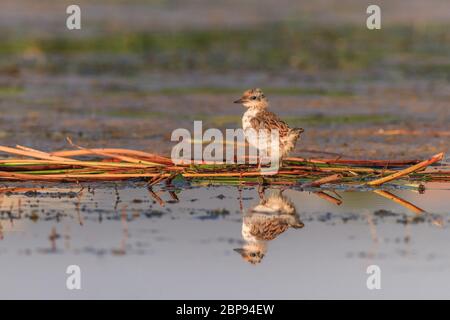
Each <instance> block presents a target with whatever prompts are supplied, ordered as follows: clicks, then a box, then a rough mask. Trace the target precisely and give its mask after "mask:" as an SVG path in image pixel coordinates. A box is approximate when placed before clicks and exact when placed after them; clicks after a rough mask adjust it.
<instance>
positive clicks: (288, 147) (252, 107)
mask: <svg viewBox="0 0 450 320" xmlns="http://www.w3.org/2000/svg"><path fill="white" fill-rule="evenodd" d="M234 103H240V104H242V105H243V106H244V107H245V108H247V111H245V113H244V115H243V117H242V129H243V130H244V134H245V137H246V139H247V141H248V143H249V144H250V145H251V146H253V147H255V148H256V149H258V151H259V153H260V155H261V153H264V152H266V154H267V156H269V157H270V150H271V147H270V143H271V142H272V141H271V140H270V132H272V130H274V129H276V130H278V134H279V158H280V159H281V158H282V157H285V156H287V155H288V154H289V152H291V151H292V150H293V149H294V148H295V144H296V142H297V140H298V139H299V138H300V135H301V134H302V133H303V132H304V129H303V128H290V127H289V126H288V125H287V124H286V122H284V121H283V120H281V119H280V118H279V117H278V116H277V115H276V114H275V113H273V112H270V111H267V108H268V106H269V101H268V99H267V98H266V96H265V95H264V93H263V91H262V90H261V89H259V88H253V89H249V90H246V91H244V93H243V94H242V97H241V98H240V99H238V100H236V101H234ZM255 133H256V134H255Z"/></svg>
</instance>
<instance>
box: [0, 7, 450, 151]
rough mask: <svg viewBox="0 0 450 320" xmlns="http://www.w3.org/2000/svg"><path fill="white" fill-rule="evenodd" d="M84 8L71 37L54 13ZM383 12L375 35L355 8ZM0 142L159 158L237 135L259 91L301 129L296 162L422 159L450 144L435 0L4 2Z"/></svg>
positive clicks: (449, 91)
mask: <svg viewBox="0 0 450 320" xmlns="http://www.w3.org/2000/svg"><path fill="white" fill-rule="evenodd" d="M71 4H78V5H79V6H80V7H81V25H82V29H81V30H68V29H67V28H66V18H67V17H68V15H67V14H66V8H67V6H68V5H71ZM369 4H378V5H379V6H380V7H381V14H382V29H381V30H368V29H367V27H366V19H367V16H368V15H367V14H366V9H367V7H368V5H369ZM1 7H2V8H1V10H0V31H1V32H0V43H1V45H0V144H1V145H14V144H21V145H27V146H30V147H36V148H43V149H47V150H50V149H53V150H55V149H64V148H68V147H69V146H68V145H67V142H66V141H65V137H66V136H70V137H72V139H73V140H74V141H75V142H76V143H78V144H81V145H83V146H91V147H92V146H96V147H113V146H116V147H127V148H136V149H143V150H147V151H153V152H160V153H164V154H168V153H169V152H170V150H171V147H172V146H173V143H171V142H170V134H171V132H172V131H173V130H174V129H176V128H180V127H184V128H188V129H192V127H193V121H194V120H203V121H204V128H206V127H218V128H222V129H223V128H235V127H240V119H241V116H242V113H243V112H244V110H243V108H242V107H241V106H238V105H235V104H233V103H232V101H233V100H235V99H236V98H237V97H238V96H239V95H240V94H241V92H242V91H244V90H245V89H248V88H250V87H260V88H262V89H263V90H264V91H265V92H266V95H267V96H268V98H269V100H270V102H271V110H272V111H274V112H276V113H278V114H279V115H280V116H281V117H282V118H283V119H285V120H286V121H287V122H288V123H289V124H291V125H294V126H301V127H303V128H305V130H306V131H305V135H304V139H303V140H302V141H301V143H300V144H298V146H297V149H296V152H295V153H296V154H298V155H303V156H315V157H319V156H320V157H330V156H331V157H334V156H336V155H342V156H345V157H358V158H425V157H428V156H429V155H430V154H433V153H436V152H440V151H448V149H449V146H450V143H449V141H450V126H449V123H450V105H449V102H450V87H449V82H450V2H449V1H448V0H428V1H419V0H403V1H402V0H389V1H366V0H339V1H333V0H317V1H306V0H305V1H301V0H277V1H275V0H273V1H271V0H247V1H238V0H227V1H225V0H217V1H208V0H189V1H181V0H155V1H144V0H130V1H119V0H116V1H114V0H110V1H103V0H96V1H82V0H78V1H76V2H74V1H56V0H55V1H48V0H40V1H31V0H2V5H1Z"/></svg>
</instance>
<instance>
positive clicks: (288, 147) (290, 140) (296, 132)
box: [283, 128, 305, 156]
mask: <svg viewBox="0 0 450 320" xmlns="http://www.w3.org/2000/svg"><path fill="white" fill-rule="evenodd" d="M303 131H305V130H303V129H302V128H294V129H291V130H290V131H289V133H288V135H287V138H286V140H285V141H284V144H285V145H284V150H283V151H284V152H283V156H285V155H287V154H288V153H289V152H290V151H292V150H293V149H294V148H295V143H296V142H297V140H298V138H300V135H301V134H302V132H303Z"/></svg>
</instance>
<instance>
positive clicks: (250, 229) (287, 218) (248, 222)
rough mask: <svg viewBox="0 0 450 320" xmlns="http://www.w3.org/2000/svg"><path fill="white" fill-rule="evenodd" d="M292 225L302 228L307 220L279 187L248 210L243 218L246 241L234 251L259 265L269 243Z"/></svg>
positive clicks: (243, 234)
mask: <svg viewBox="0 0 450 320" xmlns="http://www.w3.org/2000/svg"><path fill="white" fill-rule="evenodd" d="M290 227H292V228H295V229H300V228H303V227H304V223H303V222H302V221H301V220H300V217H299V216H298V214H297V211H296V209H295V206H294V205H293V203H292V202H291V201H290V200H289V199H288V198H287V197H285V196H283V195H282V191H280V190H275V191H274V192H272V194H270V195H269V196H268V197H264V198H262V199H261V201H260V202H259V204H258V205H256V206H254V207H253V208H251V209H250V210H248V211H247V212H246V213H245V215H244V216H243V219H242V238H243V239H244V242H245V243H244V245H243V246H242V248H236V249H234V251H235V252H237V253H239V254H240V255H241V257H242V258H243V259H244V260H245V261H247V262H249V263H251V264H253V265H255V264H258V263H260V262H261V261H262V259H263V258H264V256H265V255H266V253H267V245H268V242H269V241H271V240H274V239H275V238H276V237H278V236H279V235H280V234H282V233H283V232H285V231H286V230H287V229H289V228H290Z"/></svg>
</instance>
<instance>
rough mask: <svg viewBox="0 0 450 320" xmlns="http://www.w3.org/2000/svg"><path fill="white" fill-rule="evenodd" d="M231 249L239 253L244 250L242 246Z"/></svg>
mask: <svg viewBox="0 0 450 320" xmlns="http://www.w3.org/2000/svg"><path fill="white" fill-rule="evenodd" d="M233 251H236V252H237V253H239V254H240V255H242V254H243V253H244V252H245V251H244V249H242V248H236V249H233Z"/></svg>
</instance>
